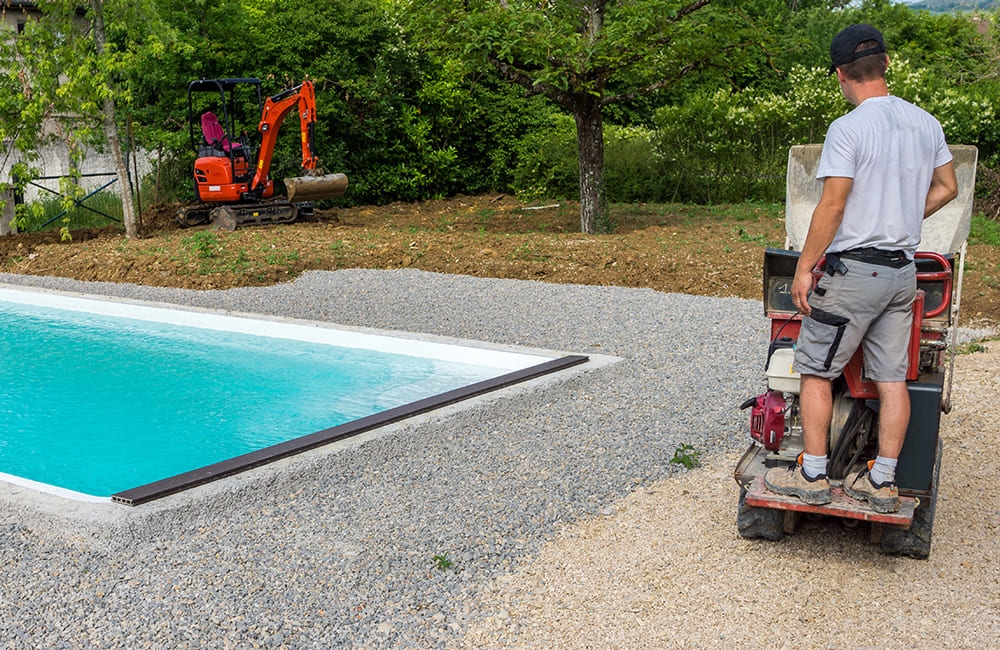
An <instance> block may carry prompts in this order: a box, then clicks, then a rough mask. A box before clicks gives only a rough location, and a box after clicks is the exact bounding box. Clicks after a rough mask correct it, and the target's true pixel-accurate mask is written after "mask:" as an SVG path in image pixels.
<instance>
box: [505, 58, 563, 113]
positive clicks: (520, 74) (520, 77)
mask: <svg viewBox="0 0 1000 650" xmlns="http://www.w3.org/2000/svg"><path fill="white" fill-rule="evenodd" d="M487 60H488V61H489V62H490V63H491V64H493V66H494V67H495V68H496V69H497V70H499V71H500V73H501V74H502V75H503V76H504V77H506V78H507V81H510V82H512V83H516V84H517V85H519V86H521V87H523V88H524V89H525V93H524V96H525V97H533V96H535V95H545V96H546V97H548V98H549V99H551V100H552V101H554V102H555V103H557V104H559V105H560V106H563V107H566V108H569V109H572V107H573V97H572V96H571V95H570V94H569V93H567V92H566V91H564V90H561V89H559V88H556V87H555V86H553V85H551V84H547V83H538V82H537V80H536V79H534V78H533V77H532V76H531V75H529V74H527V73H525V72H524V71H522V70H518V69H517V68H516V67H514V66H512V65H511V64H509V63H507V62H506V61H501V60H500V59H498V58H496V57H495V56H493V55H489V56H487Z"/></svg>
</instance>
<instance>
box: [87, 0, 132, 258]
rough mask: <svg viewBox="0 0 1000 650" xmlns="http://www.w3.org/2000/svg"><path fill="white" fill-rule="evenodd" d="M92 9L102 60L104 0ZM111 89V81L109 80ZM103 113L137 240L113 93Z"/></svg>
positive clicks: (94, 1) (94, 0) (128, 231)
mask: <svg viewBox="0 0 1000 650" xmlns="http://www.w3.org/2000/svg"><path fill="white" fill-rule="evenodd" d="M90 7H91V9H92V10H93V12H94V46H95V50H96V53H97V58H98V60H100V58H101V56H102V55H103V54H104V47H105V43H106V42H107V37H106V35H105V32H104V2H103V0H90ZM108 86H109V89H110V86H111V80H110V79H109V80H108ZM101 112H102V113H103V116H104V135H105V137H107V139H108V143H109V144H110V145H111V155H112V156H113V157H114V159H115V171H116V173H117V174H118V189H119V190H120V191H121V196H122V220H123V221H124V222H125V237H126V238H127V239H135V238H136V237H138V236H139V229H138V227H137V224H136V218H135V203H134V202H133V200H132V187H131V184H130V183H129V178H128V167H127V166H126V164H125V156H124V155H122V146H121V142H120V141H119V140H118V123H117V122H116V121H115V103H114V100H113V99H112V97H111V93H109V94H108V95H106V96H105V97H104V102H103V105H102V106H101Z"/></svg>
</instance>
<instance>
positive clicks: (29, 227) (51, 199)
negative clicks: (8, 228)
mask: <svg viewBox="0 0 1000 650" xmlns="http://www.w3.org/2000/svg"><path fill="white" fill-rule="evenodd" d="M76 198H78V199H82V196H78V197H76ZM81 203H82V204H83V205H84V206H87V207H79V206H77V205H76V204H74V203H73V202H72V200H70V201H68V202H67V201H66V200H65V199H62V198H60V197H57V196H51V195H50V196H47V197H45V198H42V199H39V200H37V201H33V202H31V203H28V204H24V205H19V206H18V216H17V220H16V223H17V229H18V231H20V232H38V231H41V230H51V229H60V231H62V230H63V229H65V233H67V234H68V232H69V228H70V227H72V228H100V227H103V226H107V225H110V224H113V223H116V222H115V221H112V220H110V219H108V218H107V217H104V216H102V215H100V214H97V213H96V212H94V211H93V210H99V211H101V212H103V213H105V214H108V215H110V216H112V217H114V218H115V219H117V220H118V221H119V222H120V221H121V218H122V202H121V197H120V196H119V195H118V194H117V193H115V192H108V191H102V192H98V193H97V194H95V195H94V196H92V197H90V198H88V199H87V200H85V201H81ZM88 207H89V208H93V210H88V209H87V208H88ZM62 213H65V214H62ZM46 224H47V225H46Z"/></svg>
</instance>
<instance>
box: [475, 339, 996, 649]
mask: <svg viewBox="0 0 1000 650" xmlns="http://www.w3.org/2000/svg"><path fill="white" fill-rule="evenodd" d="M998 367H1000V344H997V343H994V344H992V345H991V346H990V350H989V352H988V353H977V354H971V355H963V356H961V357H960V358H959V361H958V366H957V368H958V370H957V374H956V379H955V389H954V393H953V396H954V402H955V408H954V410H953V411H952V412H951V413H950V414H949V415H947V416H945V417H944V419H943V422H942V429H941V436H942V438H943V440H944V444H945V446H944V457H943V462H942V470H941V485H940V492H939V494H940V501H939V505H938V509H937V516H936V520H935V526H934V537H933V542H932V549H931V556H930V558H929V559H928V560H913V559H908V558H894V557H887V556H884V555H880V554H879V553H878V551H877V546H876V545H874V544H872V543H871V541H870V540H869V538H868V527H867V526H865V525H859V526H857V527H855V528H847V527H845V526H844V525H843V524H842V523H841V522H840V520H835V519H816V520H813V521H806V522H805V524H804V525H803V527H802V528H800V529H799V530H798V531H797V532H796V533H795V534H794V535H792V536H789V537H786V538H785V539H784V540H782V541H780V542H766V541H762V540H744V539H741V538H740V537H739V536H738V535H737V533H736V527H735V517H736V512H735V508H736V498H737V487H736V484H735V483H734V481H733V479H732V468H733V465H734V464H735V462H736V457H735V456H733V457H724V458H711V459H707V462H706V463H705V465H704V466H703V467H701V468H699V469H696V470H693V471H690V472H687V473H685V474H684V475H683V476H680V477H678V478H676V479H670V480H667V481H664V482H662V483H660V484H658V485H654V486H652V487H650V488H648V489H644V490H642V491H639V492H636V493H634V494H632V495H630V496H629V497H628V498H626V499H624V500H623V501H622V502H620V503H619V504H618V506H617V512H616V513H615V514H613V515H610V516H602V517H598V518H595V519H591V520H589V521H586V522H583V523H580V524H577V525H573V526H570V527H567V528H566V529H565V530H563V531H562V533H561V534H560V535H558V537H557V538H556V539H555V540H553V541H552V542H551V543H549V544H548V545H547V546H546V547H545V548H544V549H543V551H542V553H541V554H540V555H539V556H538V557H537V558H535V559H534V560H533V561H531V562H530V563H529V564H527V565H525V566H522V567H521V568H520V569H519V570H518V571H517V572H516V573H513V574H510V575H508V576H505V577H504V578H503V579H501V580H499V581H498V582H497V583H496V584H495V586H494V591H493V592H492V593H491V594H490V597H489V600H488V602H489V606H490V607H492V609H493V610H494V611H495V612H496V615H495V616H494V617H493V618H492V619H490V620H488V621H487V622H486V623H485V624H484V625H482V626H481V627H479V628H476V629H473V630H472V631H471V632H470V633H469V634H468V635H467V636H466V638H465V640H464V642H463V646H464V647H466V648H487V647H522V648H535V647H558V648H668V647H670V648H673V647H690V648H709V647H717V648H748V647H765V648H783V647H789V648H792V647H804V648H820V647H821V648H831V647H836V648H841V647H842V648H858V647H865V648H867V647H880V648H982V647H988V646H990V645H992V644H993V643H994V642H995V641H996V639H1000V566H998V564H997V562H996V558H997V556H998V554H1000V535H998V534H997V533H998V529H1000V505H998V502H997V500H996V499H995V498H993V497H991V496H989V495H988V494H985V493H984V492H983V490H985V489H988V486H991V485H995V484H996V479H997V477H998V476H1000V441H998V439H997V436H996V435H994V434H995V431H996V423H997V422H998V421H1000V406H998V405H1000V386H998V384H997V383H996V381H995V379H996V369H997V368H998ZM869 599H870V600H871V601H872V602H871V603H868V602H866V601H868V600H869ZM876 602H881V603H885V605H884V606H881V607H880V606H876V605H875V604H874V603H876Z"/></svg>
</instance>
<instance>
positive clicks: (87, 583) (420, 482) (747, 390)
mask: <svg viewBox="0 0 1000 650" xmlns="http://www.w3.org/2000/svg"><path fill="white" fill-rule="evenodd" d="M0 283H9V284H21V285H31V286H38V287H44V288H51V289H60V290H68V291H79V292H85V293H94V294H104V295H113V296H120V297H125V298H129V299H139V300H153V301H159V302H172V303H177V304H182V305H186V306H195V307H205V308H214V309H224V310H232V311H240V312H252V313H260V314H268V315H274V316H285V317H294V318H304V319H312V320H321V321H329V322H334V323H339V324H345V325H352V326H363V327H377V328H385V329H392V330H402V331H409V332H416V333H422V334H432V335H445V336H451V337H460V338H466V339H474V340H479V341H487V342H491V343H496V344H505V345H524V346H530V347H532V348H544V349H550V350H556V351H560V352H566V353H569V352H575V353H583V354H601V355H611V356H614V357H620V358H621V359H622V361H621V362H619V363H612V364H605V365H602V366H600V367H595V368H593V369H591V370H589V371H587V372H583V373H575V374H567V375H566V378H565V379H564V380H559V379H558V378H556V379H554V380H550V381H547V382H543V383H540V384H539V385H538V388H537V390H533V391H529V390H516V391H511V392H509V393H507V394H505V395H503V396H499V397H496V398H493V399H487V400H483V401H482V402H481V403H479V404H477V405H476V406H475V407H474V408H466V409H454V410H449V411H446V412H444V413H442V414H440V415H438V416H434V417H424V418H420V419H418V420H417V421H415V422H413V423H412V424H407V425H404V426H398V427H394V428H393V429H392V430H391V431H390V432H389V433H388V434H386V435H382V436H380V437H374V438H372V439H370V440H367V441H365V442H364V443H362V444H357V445H352V446H347V447H345V448H342V449H339V450H338V451H336V452H335V453H326V454H312V455H307V456H305V457H299V458H297V459H295V460H293V461H282V463H280V464H279V467H278V468H277V469H272V470H268V471H258V472H256V473H255V474H254V475H253V477H252V478H245V479H240V478H238V479H227V481H225V482H223V484H222V487H216V488H215V489H209V490H205V489H199V490H196V491H193V492H192V493H189V494H187V495H177V496H175V497H168V498H167V499H165V500H163V501H162V502H158V504H157V505H155V506H153V505H152V504H151V505H150V506H149V507H147V506H139V507H136V508H133V509H127V508H125V507H124V506H122V507H121V508H122V510H120V511H115V512H116V513H119V512H121V513H126V514H116V515H115V516H107V515H103V516H101V517H92V518H88V516H87V514H86V512H85V511H86V508H85V507H80V508H77V509H76V510H75V511H74V512H72V513H71V515H67V516H60V515H58V514H52V512H51V510H46V511H41V510H38V509H33V507H32V505H31V504H30V503H28V502H26V501H25V500H24V499H23V498H14V497H19V496H20V495H14V496H13V497H12V496H10V495H8V494H6V493H4V496H3V498H2V499H0V553H2V561H3V567H4V568H3V588H2V590H0V647H5V648H29V647H31V648H33V647H37V648H59V647H68V648H78V647H125V648H146V647H152V648H164V647H171V648H174V647H191V648H230V647H232V648H253V647H276V648H281V647H289V648H309V647H317V648H329V647H366V648H367V647H373V648H379V647H385V648H434V647H506V646H520V647H539V646H541V647H595V648H604V647H635V648H642V647H650V648H656V647H674V646H690V647H712V646H714V647H746V646H750V647H754V646H761V647H782V646H783V645H786V644H787V645H789V646H805V647H848V646H859V645H860V646H871V647H945V646H947V647H983V645H984V640H986V639H997V638H1000V628H998V623H997V621H998V613H1000V590H998V584H1000V580H998V578H1000V576H998V575H997V565H996V562H995V559H994V558H995V557H996V555H997V551H998V548H997V547H998V543H997V541H996V528H997V526H998V525H1000V514H998V512H1000V511H998V505H997V501H996V499H993V498H988V497H983V495H982V493H981V492H979V491H978V490H981V486H982V485H983V482H984V479H983V477H995V476H996V475H997V473H998V471H1000V461H998V460H997V453H996V452H997V444H998V443H997V441H996V436H995V435H994V434H995V430H996V422H997V421H998V419H997V412H996V408H997V406H996V405H997V404H1000V394H998V389H997V386H996V384H995V382H993V380H992V379H990V377H994V378H995V372H996V368H997V366H998V365H1000V364H998V355H997V352H996V350H995V349H994V351H991V352H989V353H988V354H986V353H980V354H976V355H967V356H963V357H962V358H960V360H959V371H960V374H959V375H958V378H957V379H956V388H955V402H956V408H955V410H954V411H953V412H952V414H951V415H949V416H947V417H946V418H945V420H944V426H943V429H942V435H943V437H944V439H945V442H946V447H945V455H944V468H943V470H942V487H941V491H942V494H943V498H942V500H941V504H940V506H939V509H938V523H937V525H936V527H935V536H934V546H933V549H932V553H931V558H930V559H929V560H927V561H916V560H908V559H896V558H887V557H884V556H881V555H878V554H877V552H876V550H875V548H874V547H873V546H872V545H871V544H870V543H869V542H868V540H867V539H866V536H865V535H864V534H862V532H861V530H862V527H858V528H854V529H847V528H844V527H843V526H841V525H840V524H831V523H830V522H827V521H822V522H811V523H809V524H807V525H806V526H805V527H804V528H803V529H802V530H800V531H799V532H798V533H797V534H796V535H794V536H792V537H790V538H787V539H786V540H785V541H783V542H779V543H769V542H760V541H745V540H741V539H740V538H739V537H738V536H737V535H736V531H735V504H736V497H737V487H736V484H735V483H734V482H733V480H732V478H731V476H730V472H731V469H732V465H733V463H734V462H735V459H736V457H737V455H738V453H739V452H740V451H742V449H743V448H744V447H745V446H746V444H747V441H748V436H747V433H746V424H745V419H746V413H745V412H741V411H740V410H739V409H738V405H739V403H740V402H742V401H743V400H744V399H745V398H746V397H749V396H751V395H754V394H756V393H758V392H760V391H761V389H762V388H763V368H762V365H763V361H764V352H765V343H766V337H765V332H766V322H765V319H764V317H763V313H762V308H761V306H760V304H759V303H758V302H755V301H747V300H741V299H735V298H706V297H696V296H687V295H680V294H664V293H659V292H656V291H653V290H648V289H626V288H620V287H594V286H574V285H550V284H542V283H535V282H525V281H513V280H495V279H475V278H469V277H464V276H450V275H439V274H432V273H425V272H419V271H412V270H400V271H368V270H351V271H337V272H333V273H329V272H309V273H306V274H305V275H303V276H302V277H301V278H299V279H298V280H296V281H295V282H293V283H291V284H286V285H279V286H274V287H267V288H246V289H232V290H226V291H204V292H196V291H186V290H177V289H162V288H151V287H140V286H135V285H119V284H95V283H83V282H76V281H71V280H63V279H57V278H50V277H27V276H11V275H0ZM980 387H981V389H980ZM980 390H982V391H983V392H979V391H980ZM54 399H55V400H56V401H57V402H58V400H59V399H64V400H66V401H67V402H74V403H73V404H58V406H59V407H64V408H67V409H68V410H72V409H71V408H69V407H71V406H72V407H73V408H77V407H81V406H82V405H80V404H76V403H75V401H76V400H78V398H77V397H75V396H56V397H55V398H54ZM683 444H690V445H692V446H693V447H694V448H695V449H696V450H697V451H698V452H700V454H701V456H700V458H701V460H702V461H703V462H702V466H701V467H700V468H696V469H694V470H685V469H683V468H682V467H681V466H679V465H677V464H672V463H671V462H670V459H671V458H672V457H673V455H674V452H675V450H676V449H677V448H678V447H679V446H680V445H683ZM986 482H987V484H991V483H992V482H995V481H993V480H992V479H987V480H986ZM8 492H9V490H8ZM192 494H193V495H194V496H192ZM116 507H117V506H116ZM444 559H446V560H447V561H443V560H444ZM448 563H451V564H450V566H447V567H445V565H446V564H448ZM876 602H882V603H887V605H886V606H884V607H879V608H878V609H874V608H873V603H876ZM986 645H989V643H986Z"/></svg>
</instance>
